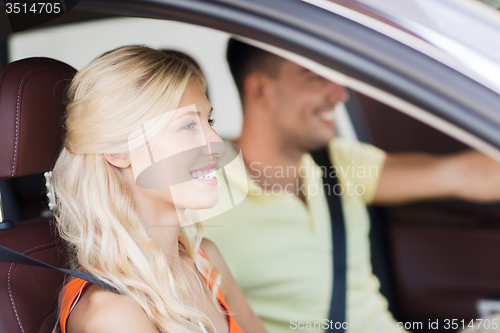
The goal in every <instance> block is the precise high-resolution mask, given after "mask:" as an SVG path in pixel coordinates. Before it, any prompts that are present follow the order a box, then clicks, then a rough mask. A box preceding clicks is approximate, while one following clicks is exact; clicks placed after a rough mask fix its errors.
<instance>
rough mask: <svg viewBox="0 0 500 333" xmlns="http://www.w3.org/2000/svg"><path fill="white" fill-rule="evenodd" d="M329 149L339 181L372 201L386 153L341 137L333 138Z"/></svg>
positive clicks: (353, 191)
mask: <svg viewBox="0 0 500 333" xmlns="http://www.w3.org/2000/svg"><path fill="white" fill-rule="evenodd" d="M329 150H330V156H331V157H332V159H333V161H332V164H333V165H334V168H335V171H336V174H337V176H338V178H339V181H340V182H341V183H343V184H344V185H345V186H347V185H349V186H352V188H350V187H347V189H349V190H350V193H351V194H353V195H359V196H361V197H362V199H363V201H364V202H365V203H367V204H369V203H371V202H372V201H373V199H374V197H375V193H376V192H377V186H378V182H379V178H380V175H381V172H382V168H383V165H384V162H385V158H386V153H385V152H384V151H383V150H381V149H379V148H377V147H375V146H372V145H369V144H364V143H360V142H356V141H348V140H344V139H341V138H335V139H333V140H332V141H331V142H330V144H329Z"/></svg>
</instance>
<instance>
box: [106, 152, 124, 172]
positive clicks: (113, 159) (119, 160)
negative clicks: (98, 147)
mask: <svg viewBox="0 0 500 333" xmlns="http://www.w3.org/2000/svg"><path fill="white" fill-rule="evenodd" d="M104 158H105V159H106V161H108V163H109V164H111V165H113V166H115V167H117V168H120V169H126V168H128V167H129V166H130V158H129V156H128V154H104Z"/></svg>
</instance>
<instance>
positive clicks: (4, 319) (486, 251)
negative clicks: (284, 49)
mask: <svg viewBox="0 0 500 333" xmlns="http://www.w3.org/2000/svg"><path fill="white" fill-rule="evenodd" d="M2 45H3V46H2V47H3V48H6V45H7V39H6V40H5V41H4V43H3V44H2ZM6 58H7V57H6V52H3V55H2V57H1V59H2V62H3V63H2V65H3V67H1V69H0V143H1V144H0V195H1V201H2V204H3V219H4V220H5V221H6V220H12V221H14V222H15V228H8V229H4V230H1V226H2V223H0V244H1V245H3V246H6V247H9V248H11V249H14V250H16V251H18V252H21V253H24V254H27V255H29V256H31V257H33V258H36V259H39V260H42V261H44V262H47V263H50V264H52V265H54V266H58V267H67V262H66V259H65V258H66V256H65V250H64V244H63V243H62V241H61V240H60V239H59V238H58V237H57V232H56V231H55V230H54V228H53V223H52V222H51V212H50V210H49V205H48V200H47V195H46V188H45V182H46V179H45V177H44V173H45V172H48V171H50V170H51V168H52V166H53V164H54V162H55V159H56V157H57V154H58V152H59V150H60V148H61V139H62V137H63V126H62V121H63V113H64V107H65V106H64V92H65V88H66V85H67V83H68V82H69V80H71V77H72V76H73V75H74V73H75V72H76V70H75V69H74V68H73V67H71V66H70V65H67V64H65V63H63V62H60V61H58V60H55V59H48V58H40V57H30V58H27V59H23V60H19V61H15V62H10V63H9V62H8V61H6V60H5V59H6ZM202 67H203V64H202ZM203 70H204V71H206V68H203ZM209 82H210V81H209ZM209 89H210V93H211V94H212V93H213V92H215V90H216V89H217V86H215V87H214V86H210V88H209ZM234 91H235V90H234ZM350 96H351V98H350V100H349V102H348V103H347V104H346V109H347V111H348V114H349V118H350V121H351V123H352V125H353V127H354V129H355V132H356V136H357V138H358V140H360V141H362V142H366V143H370V144H373V145H375V146H377V147H380V148H382V149H384V150H386V151H388V152H393V153H399V152H410V151H418V152H427V153H432V154H450V153H454V152H459V151H462V150H465V149H469V148H468V147H467V146H466V145H464V144H463V143H461V142H458V141H457V140H455V139H453V138H450V137H449V136H447V135H446V134H443V133H441V132H439V131H438V130H436V129H434V128H431V127H429V126H428V125H425V124H423V123H421V122H419V121H417V120H415V119H413V118H411V117H409V116H407V115H405V114H403V113H401V112H400V111H398V110H396V109H394V108H392V107H390V106H387V105H385V104H383V103H381V102H378V101H376V100H374V99H372V98H370V97H368V96H366V95H363V94H361V93H358V92H355V91H350ZM370 214H371V218H372V229H371V243H372V265H373V269H374V272H375V274H376V275H377V276H378V277H379V279H380V281H381V291H382V293H383V294H384V295H385V296H386V297H387V299H388V300H389V304H390V309H391V311H392V312H393V313H394V315H395V317H396V318H397V319H398V320H400V321H423V322H425V323H426V322H427V321H428V320H431V321H432V320H435V319H441V320H443V319H447V318H455V319H458V320H462V319H463V320H466V321H470V320H472V319H474V318H478V317H479V316H480V314H479V313H478V301H479V300H481V299H486V298H491V297H493V298H494V297H495V295H497V294H500V283H499V282H498V281H500V266H498V265H496V264H494V263H495V261H496V253H498V252H499V251H500V222H499V221H500V204H474V203H466V202H462V201H456V200H450V201H429V202H419V203H415V204H410V205H400V206H392V207H381V206H378V207H370ZM1 218H2V214H0V220H1ZM0 222H1V221H0ZM64 280H65V276H64V275H63V274H62V273H60V272H57V271H55V270H50V269H46V268H39V267H31V266H24V265H19V264H13V263H7V262H0V309H2V311H0V331H3V332H23V333H24V332H41V333H44V332H51V331H52V329H53V327H54V324H55V320H56V318H57V302H58V292H59V290H60V288H61V286H62V285H63V283H64ZM499 302H500V300H499ZM424 327H425V325H424ZM414 331H421V332H424V331H425V329H423V330H414ZM434 331H436V330H434ZM447 331H448V332H449V330H447Z"/></svg>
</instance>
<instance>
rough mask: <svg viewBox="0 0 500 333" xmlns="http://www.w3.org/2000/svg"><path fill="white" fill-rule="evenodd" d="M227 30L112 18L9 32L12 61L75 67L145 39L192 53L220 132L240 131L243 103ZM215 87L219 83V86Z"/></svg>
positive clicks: (160, 46) (227, 134) (229, 134)
mask: <svg viewBox="0 0 500 333" xmlns="http://www.w3.org/2000/svg"><path fill="white" fill-rule="evenodd" d="M228 38H229V35H228V34H226V33H223V32H220V31H216V30H212V29H208V28H202V27H198V26H194V25H189V24H185V23H179V22H173V21H165V20H153V19H141V18H110V19H102V20H94V21H90V22H85V23H76V24H66V25H61V26H56V27H48V28H43V29H30V30H27V31H25V32H20V33H16V34H13V35H11V36H10V38H9V40H8V44H9V59H10V61H14V60H18V59H22V58H26V57H49V58H53V59H57V60H60V61H63V62H65V63H67V64H69V65H71V66H73V67H75V68H76V69H77V70H79V69H81V68H82V67H83V66H85V65H86V64H88V63H89V62H90V61H91V60H92V59H93V58H95V57H96V56H98V55H99V54H101V53H103V52H106V51H109V50H111V49H113V48H115V47H119V46H123V45H127V44H146V45H149V46H152V47H155V48H158V49H173V50H177V51H181V52H184V53H186V54H188V55H190V56H192V57H193V58H194V59H195V60H196V61H197V62H198V63H199V64H200V66H201V68H202V71H203V72H204V74H205V76H206V78H207V82H208V86H209V87H214V88H213V89H210V88H209V93H210V96H209V97H210V101H211V103H212V105H213V107H214V118H215V120H216V122H215V129H216V130H217V131H218V132H219V134H220V135H221V136H222V137H226V138H233V137H236V136H237V135H238V134H239V133H240V129H241V112H240V110H241V107H240V102H239V98H238V95H237V91H236V88H235V86H234V84H233V80H232V78H231V76H230V73H229V69H228V67H227V65H226V62H225V56H224V54H225V47H226V43H227V40H228ZM215 87H217V88H216V89H215Z"/></svg>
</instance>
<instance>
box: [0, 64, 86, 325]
mask: <svg viewBox="0 0 500 333" xmlns="http://www.w3.org/2000/svg"><path fill="white" fill-rule="evenodd" d="M75 72H76V71H75V69H73V68H72V67H71V66H69V65H67V64H64V63H62V62H59V61H56V60H53V59H47V58H29V59H23V60H20V61H16V62H13V63H10V64H8V65H6V66H4V67H3V68H1V69H0V179H3V180H9V179H15V178H17V177H23V176H30V175H36V174H40V173H43V172H45V171H49V170H51V169H52V167H53V165H54V162H55V160H56V158H57V155H58V153H59V151H60V149H61V145H62V138H63V135H64V132H63V127H62V120H63V119H62V118H63V114H64V103H63V101H64V96H65V90H66V87H67V84H68V83H69V81H70V80H71V78H72V77H73V75H74V74H75ZM37 204H38V205H39V204H40V203H39V202H38V203H37ZM24 209H28V208H27V207H24ZM0 244H1V245H3V246H6V247H9V248H11V249H13V250H16V251H18V252H21V253H24V254H27V255H29V256H31V257H33V258H36V259H39V260H42V261H44V262H47V263H49V264H52V265H54V266H58V267H63V266H65V256H64V254H65V251H64V244H63V243H62V241H61V240H60V239H59V238H58V237H57V233H56V231H55V230H54V227H53V222H52V221H51V219H50V218H43V217H40V218H35V219H31V220H26V221H21V222H18V223H16V227H15V228H12V229H7V230H0ZM63 282H64V275H63V274H62V273H59V272H57V271H55V270H51V269H46V268H40V267H32V266H24V265H17V264H12V263H6V262H0V332H9V333H17V332H19V333H39V332H40V333H46V332H52V329H53V328H54V325H55V322H56V319H57V312H56V310H57V303H58V294H59V290H60V288H61V286H62V284H63Z"/></svg>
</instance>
